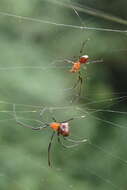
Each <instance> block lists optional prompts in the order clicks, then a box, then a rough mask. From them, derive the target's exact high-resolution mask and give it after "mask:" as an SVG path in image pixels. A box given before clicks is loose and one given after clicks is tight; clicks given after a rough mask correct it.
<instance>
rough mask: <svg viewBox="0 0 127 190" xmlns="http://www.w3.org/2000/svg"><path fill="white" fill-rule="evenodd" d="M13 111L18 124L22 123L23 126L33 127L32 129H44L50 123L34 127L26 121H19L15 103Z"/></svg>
mask: <svg viewBox="0 0 127 190" xmlns="http://www.w3.org/2000/svg"><path fill="white" fill-rule="evenodd" d="M13 113H14V119H15V120H16V122H17V123H18V124H20V125H21V126H23V127H26V128H31V129H32V130H42V129H44V128H46V127H47V126H48V124H47V123H46V124H45V125H44V126H40V127H32V126H30V125H27V124H25V123H23V122H21V121H19V120H18V118H17V115H16V111H15V104H14V105H13ZM42 124H43V123H42Z"/></svg>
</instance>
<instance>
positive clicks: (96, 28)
mask: <svg viewBox="0 0 127 190" xmlns="http://www.w3.org/2000/svg"><path fill="white" fill-rule="evenodd" d="M0 15H2V16H7V17H13V18H18V19H22V20H27V21H32V22H38V23H43V24H51V25H56V26H61V27H66V28H74V29H81V30H95V31H103V32H117V33H127V30H120V29H111V28H98V27H87V26H77V25H71V24H64V23H56V22H51V21H47V20H42V19H37V18H33V17H27V16H21V15H17V14H12V13H8V12H3V11H0Z"/></svg>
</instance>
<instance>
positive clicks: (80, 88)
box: [78, 72, 83, 96]
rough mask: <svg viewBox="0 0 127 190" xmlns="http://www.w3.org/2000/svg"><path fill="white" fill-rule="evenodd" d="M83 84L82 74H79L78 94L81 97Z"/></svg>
mask: <svg viewBox="0 0 127 190" xmlns="http://www.w3.org/2000/svg"><path fill="white" fill-rule="evenodd" d="M82 82H83V79H82V77H81V73H80V72H79V93H78V96H80V95H81V91H82Z"/></svg>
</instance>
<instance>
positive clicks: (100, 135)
mask: <svg viewBox="0 0 127 190" xmlns="http://www.w3.org/2000/svg"><path fill="white" fill-rule="evenodd" d="M72 7H75V8H76V10H77V11H78V13H79V15H80V16H81V18H82V21H83V24H84V25H85V26H88V27H97V28H109V29H120V30H126V28H127V27H126V25H127V21H126V18H127V11H126V7H127V1H126V0H121V1H118V0H110V1H107V0H85V1H83V0H79V1H78V0H77V1H76V0H75V1H72V2H71V1H68V0H66V1H62V0H60V1H54V0H52V1H49V0H47V1H46V0H45V1H43V0H22V1H21V0H20V1H16V0H1V1H0V11H1V12H0V119H1V120H0V124H1V125H0V126H1V127H0V190H7V189H10V190H35V189H36V190H42V189H45V190H46V189H47V190H49V189H52V190H55V189H61V190H69V189H73V190H84V189H85V190H92V189H94V190H96V189H97V190H107V189H109V190H112V189H124V190H126V189H127V181H126V179H127V163H126V160H127V146H126V139H127V129H126V122H127V119H126V113H127V112H126V111H127V110H126V106H127V102H126V92H127V89H126V84H127V77H126V75H127V65H126V61H127V56H126V53H127V52H126V50H127V35H126V33H124V32H123V33H122V32H121V33H117V32H104V31H96V30H85V31H84V30H81V29H74V28H71V27H64V26H57V25H52V24H44V23H43V22H39V20H40V19H42V20H46V21H50V22H55V23H64V24H68V25H79V26H80V25H82V23H81V22H80V19H79V18H78V16H77V15H76V14H75V12H74V10H73V9H72ZM3 12H4V13H11V14H16V15H21V16H26V17H30V18H35V19H36V20H35V21H32V20H29V19H28V20H24V19H22V18H19V17H18V18H16V17H11V16H5V14H3ZM38 19H39V20H38ZM88 38H89V39H90V40H89V41H88V43H87V45H86V47H85V54H88V55H89V57H90V60H100V59H103V63H96V64H89V65H88V66H87V68H86V70H85V69H82V76H83V79H84V83H83V89H82V95H81V98H80V99H79V100H78V101H74V102H73V103H71V99H72V98H73V97H75V95H76V93H77V90H69V88H71V87H72V86H73V84H74V83H75V81H76V78H77V75H76V74H74V75H73V74H70V72H69V64H67V63H64V62H63V61H61V60H63V59H65V58H67V59H69V58H70V57H73V56H78V55H79V51H80V48H81V44H82V42H83V41H85V40H87V39H88ZM14 104H15V105H16V114H17V117H18V118H20V120H21V121H23V122H24V123H27V124H32V125H33V126H38V125H39V122H37V120H39V121H40V120H42V119H43V120H45V121H46V122H51V121H52V115H53V116H55V117H56V118H57V119H58V120H60V121H61V120H66V119H68V118H71V117H77V116H81V115H85V116H86V117H85V118H84V119H75V120H74V121H72V122H70V125H71V134H72V136H74V137H75V138H77V139H78V138H80V137H85V138H89V139H90V141H91V144H90V143H86V144H81V145H79V146H78V147H76V148H73V149H69V150H66V149H64V148H62V147H61V146H60V145H59V144H58V143H57V139H54V142H53V144H52V152H51V156H52V168H49V167H48V164H47V147H48V143H49V141H50V136H51V129H47V130H44V131H41V132H37V131H36V132H35V131H31V130H30V129H27V128H23V127H20V126H19V125H18V124H17V123H16V121H15V120H14V117H13V105H14ZM44 107H46V108H47V109H46V111H45V112H44V113H43V115H42V116H40V115H39V114H40V111H41V110H42V109H43V108H44ZM49 108H50V109H49ZM58 108H59V109H58ZM97 110H98V111H97ZM113 110H115V111H113Z"/></svg>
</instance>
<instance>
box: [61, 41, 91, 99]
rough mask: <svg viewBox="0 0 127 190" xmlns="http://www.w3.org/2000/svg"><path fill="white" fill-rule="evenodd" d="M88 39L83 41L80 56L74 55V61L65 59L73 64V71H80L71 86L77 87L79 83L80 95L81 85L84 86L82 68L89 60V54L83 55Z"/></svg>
mask: <svg viewBox="0 0 127 190" xmlns="http://www.w3.org/2000/svg"><path fill="white" fill-rule="evenodd" d="M88 40H89V39H87V40H86V41H84V42H83V43H82V46H81V49H80V55H79V56H78V57H74V61H71V60H68V59H65V60H64V61H65V62H67V63H71V64H72V67H71V69H70V72H71V73H78V78H77V81H76V83H75V84H74V86H73V87H72V88H71V89H75V88H76V87H77V86H78V85H79V93H78V96H80V95H81V87H82V82H83V78H82V76H81V72H80V69H81V66H82V65H85V64H88V60H89V56H88V55H82V53H83V50H84V46H85V45H86V43H87V41H88Z"/></svg>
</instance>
